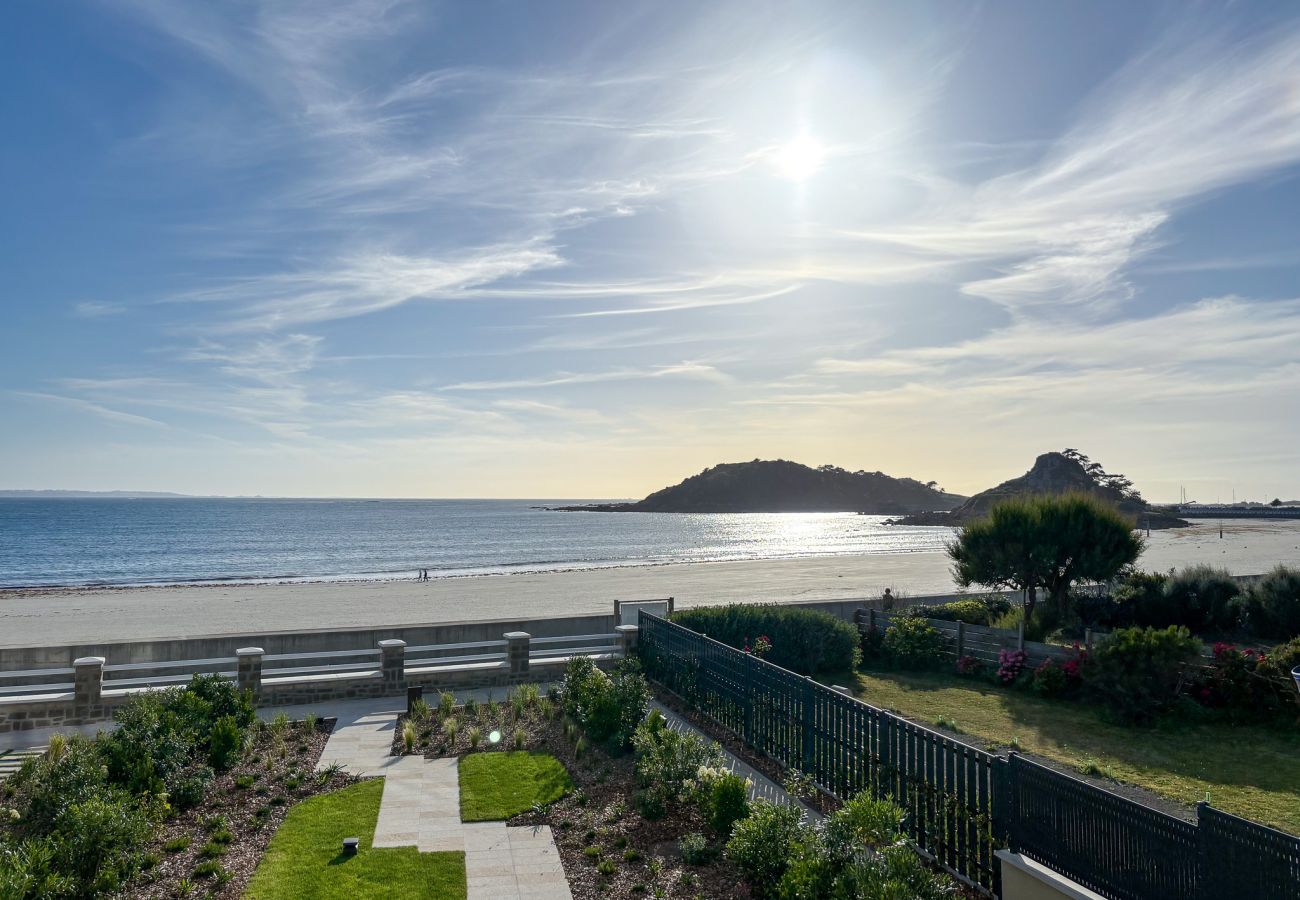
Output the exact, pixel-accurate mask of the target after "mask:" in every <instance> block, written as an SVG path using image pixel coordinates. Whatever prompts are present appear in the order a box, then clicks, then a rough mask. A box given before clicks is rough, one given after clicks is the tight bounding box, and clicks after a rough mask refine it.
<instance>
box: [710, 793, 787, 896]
mask: <svg viewBox="0 0 1300 900" xmlns="http://www.w3.org/2000/svg"><path fill="white" fill-rule="evenodd" d="M801 819H802V814H801V813H800V812H799V810H798V809H797V808H796V807H793V806H786V805H785V804H781V803H771V802H769V801H767V800H762V799H759V800H755V801H754V803H753V804H752V805H751V806H750V810H749V816H748V817H746V818H744V819H741V820H740V821H739V822H737V823H736V826H735V828H734V829H733V830H732V832H731V839H730V840H729V841H727V846H726V853H727V857H728V858H729V859H731V860H732V862H734V863H735V864H736V865H737V866H738V867H739V868H740V871H741V874H742V875H743V876H744V877H745V880H746V881H748V882H749V884H750V885H751V886H752V887H753V888H755V889H756V890H763V889H765V888H770V887H771V886H774V885H775V884H776V883H777V882H778V881H780V880H781V876H782V875H784V874H785V870H786V867H787V866H788V865H789V862H790V857H791V854H792V853H793V852H794V849H795V847H796V845H797V844H798V842H799V841H800V839H801V837H802V836H803V826H802V823H801Z"/></svg>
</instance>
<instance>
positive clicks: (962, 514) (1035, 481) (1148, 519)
mask: <svg viewBox="0 0 1300 900" xmlns="http://www.w3.org/2000/svg"><path fill="white" fill-rule="evenodd" d="M1082 460H1083V461H1082V462H1081V461H1080V458H1078V457H1077V455H1076V456H1067V455H1066V454H1065V453H1044V454H1043V455H1042V456H1040V457H1038V459H1036V460H1034V466H1033V468H1031V469H1030V470H1029V471H1028V472H1026V473H1025V474H1024V475H1021V476H1020V477H1019V478H1012V479H1011V480H1009V481H1004V482H1002V483H1001V484H999V485H998V486H997V487H993V488H989V489H988V490H987V491H981V492H980V493H978V494H976V495H975V496H973V497H971V498H969V499H968V500H966V502H964V503H962V504H961V505H960V506H957V507H956V508H954V509H952V510H950V511H948V512H931V513H921V514H917V515H910V516H905V517H904V518H901V519H897V520H895V521H894V522H892V523H891V524H894V525H948V526H957V525H964V524H965V523H967V522H970V521H973V520H975V519H979V518H983V517H984V516H985V515H987V514H988V511H989V509H990V508H992V506H993V505H994V504H996V503H998V502H999V501H1001V500H1006V499H1009V498H1012V497H1023V496H1029V495H1032V494H1066V493H1071V492H1080V493H1085V494H1092V495H1094V496H1096V497H1100V498H1101V499H1103V500H1106V501H1107V502H1110V503H1112V504H1114V505H1115V507H1116V508H1117V509H1119V510H1120V511H1121V512H1123V513H1125V514H1126V515H1128V516H1130V517H1131V518H1132V519H1133V522H1134V525H1135V526H1137V527H1142V528H1145V527H1147V526H1148V525H1149V526H1150V527H1151V528H1181V527H1183V526H1186V525H1187V524H1188V523H1187V522H1184V521H1183V520H1182V519H1179V518H1177V517H1176V516H1172V515H1170V514H1168V513H1166V512H1162V511H1160V510H1157V509H1154V508H1152V507H1151V506H1150V505H1149V504H1148V503H1147V502H1146V501H1145V500H1143V499H1142V498H1141V496H1140V495H1139V494H1137V492H1136V491H1133V490H1131V489H1130V488H1128V487H1122V486H1117V485H1128V481H1127V479H1123V478H1118V477H1117V476H1111V475H1106V474H1105V472H1103V471H1102V470H1101V467H1100V466H1096V465H1095V464H1088V462H1087V458H1086V457H1083V458H1082ZM1090 470H1091V471H1090Z"/></svg>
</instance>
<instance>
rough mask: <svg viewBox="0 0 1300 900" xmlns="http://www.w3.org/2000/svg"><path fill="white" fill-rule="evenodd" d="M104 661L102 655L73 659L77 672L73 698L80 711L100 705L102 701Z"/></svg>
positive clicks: (73, 683)
mask: <svg viewBox="0 0 1300 900" xmlns="http://www.w3.org/2000/svg"><path fill="white" fill-rule="evenodd" d="M104 661H105V660H104V657H102V656H83V657H81V658H80V659H77V660H74V661H73V663H72V667H73V668H74V669H76V674H75V675H73V676H72V699H73V703H74V704H75V705H76V708H77V709H78V710H79V711H81V710H86V709H88V708H89V707H94V706H99V705H100V703H101V702H102V699H103V693H104Z"/></svg>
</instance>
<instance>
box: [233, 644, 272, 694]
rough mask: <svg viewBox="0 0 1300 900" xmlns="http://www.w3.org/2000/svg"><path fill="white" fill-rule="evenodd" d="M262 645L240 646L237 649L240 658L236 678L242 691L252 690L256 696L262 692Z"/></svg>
mask: <svg viewBox="0 0 1300 900" xmlns="http://www.w3.org/2000/svg"><path fill="white" fill-rule="evenodd" d="M264 652H265V651H264V650H262V648H261V647H240V648H239V649H238V650H236V651H235V658H236V659H237V660H239V667H238V672H237V675H236V678H237V680H238V684H239V689H240V690H241V691H252V692H253V697H254V698H256V697H257V696H258V695H260V694H261V693H262V654H263V653H264Z"/></svg>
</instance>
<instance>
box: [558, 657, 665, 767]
mask: <svg viewBox="0 0 1300 900" xmlns="http://www.w3.org/2000/svg"><path fill="white" fill-rule="evenodd" d="M562 697H563V698H564V711H565V712H566V713H568V715H569V716H570V717H571V718H573V719H574V720H575V721H576V722H578V723H579V724H580V725H581V726H582V727H583V729H585V730H586V732H587V734H588V735H589V736H590V737H591V739H592V740H593V741H599V742H608V743H609V744H610V745H611V747H612V748H622V747H625V746H627V744H628V743H629V742H630V741H631V739H632V734H633V732H634V731H635V730H636V728H637V726H638V725H639V724H640V722H641V720H642V719H644V718H645V714H646V708H647V706H648V705H649V702H650V688H649V687H648V686H647V684H646V681H645V676H643V675H642V674H641V672H640V669H639V667H638V665H637V663H636V661H635V660H627V661H625V662H624V663H620V664H619V666H618V668H617V669H615V671H614V675H613V677H612V678H611V677H610V676H608V675H606V674H605V673H604V672H602V671H601V670H600V669H598V668H596V664H595V663H594V662H593V661H592V660H591V659H589V658H587V657H585V656H575V657H574V658H573V659H571V660H569V663H568V665H567V666H566V667H565V670H564V686H563V688H562Z"/></svg>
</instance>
